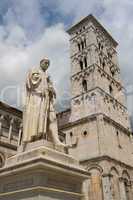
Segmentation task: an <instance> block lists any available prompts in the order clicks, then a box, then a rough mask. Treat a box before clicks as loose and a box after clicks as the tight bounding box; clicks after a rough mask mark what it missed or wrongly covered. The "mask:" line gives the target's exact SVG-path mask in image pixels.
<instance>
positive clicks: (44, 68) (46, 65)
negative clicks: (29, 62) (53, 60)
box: [40, 58, 50, 71]
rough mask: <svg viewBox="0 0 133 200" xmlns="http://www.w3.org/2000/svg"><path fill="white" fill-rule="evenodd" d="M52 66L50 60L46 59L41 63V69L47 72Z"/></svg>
mask: <svg viewBox="0 0 133 200" xmlns="http://www.w3.org/2000/svg"><path fill="white" fill-rule="evenodd" d="M49 65H50V61H49V59H48V58H44V59H42V60H41V61H40V67H41V69H42V70H43V71H46V70H47V69H48V67H49Z"/></svg>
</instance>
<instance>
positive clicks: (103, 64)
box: [102, 60, 105, 69]
mask: <svg viewBox="0 0 133 200" xmlns="http://www.w3.org/2000/svg"><path fill="white" fill-rule="evenodd" d="M102 66H103V69H104V67H105V60H103V63H102Z"/></svg>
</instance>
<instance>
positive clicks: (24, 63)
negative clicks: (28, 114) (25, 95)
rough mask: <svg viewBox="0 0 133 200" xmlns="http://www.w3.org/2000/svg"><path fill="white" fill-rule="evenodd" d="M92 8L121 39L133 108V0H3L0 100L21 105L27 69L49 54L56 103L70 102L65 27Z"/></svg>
mask: <svg viewBox="0 0 133 200" xmlns="http://www.w3.org/2000/svg"><path fill="white" fill-rule="evenodd" d="M88 14H93V15H94V16H95V17H97V19H98V20H99V21H100V22H101V23H102V24H103V25H104V27H105V28H106V29H107V30H108V31H109V32H110V33H111V34H112V36H113V37H114V38H115V39H116V40H117V41H118V43H119V47H118V52H119V63H120V68H121V74H122V80H123V83H124V86H125V88H126V91H127V93H128V98H127V103H128V108H129V112H130V114H132V113H133V106H132V101H133V98H132V96H133V95H132V93H133V66H132V63H133V62H132V59H133V23H132V22H133V1H132V0H82V1H81V0H71V1H70V0H29V1H28V0H23V1H22V0H0V100H1V101H4V102H6V103H8V104H10V105H12V106H15V107H20V105H21V99H22V98H21V97H22V88H23V83H24V81H25V77H26V73H27V72H28V70H29V69H30V68H32V67H37V66H39V61H40V60H41V59H42V58H44V57H48V58H49V59H50V62H51V65H50V68H49V75H50V76H51V79H52V80H53V82H54V85H55V87H56V91H57V97H58V106H57V107H58V109H62V110H65V109H66V108H67V107H69V99H70V81H69V78H70V58H69V35H68V34H67V33H66V30H67V29H68V28H69V27H71V26H72V25H73V24H74V23H75V22H77V21H79V20H80V19H82V18H83V17H85V16H87V15H88ZM129 93H130V95H129Z"/></svg>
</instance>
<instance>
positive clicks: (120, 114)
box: [68, 15, 130, 129]
mask: <svg viewBox="0 0 133 200" xmlns="http://www.w3.org/2000/svg"><path fill="white" fill-rule="evenodd" d="M68 33H69V34H70V50H71V53H70V54H71V55H70V56H71V95H72V99H71V119H70V120H71V122H74V121H76V120H80V119H83V118H86V117H88V116H90V115H94V114H95V115H97V114H100V113H101V114H103V115H106V116H108V117H109V118H110V119H115V121H116V122H117V123H120V124H121V125H123V126H124V127H125V128H127V129H129V127H130V125H129V120H128V113H127V108H126V104H125V95H124V87H123V86H122V83H121V80H120V68H119V64H118V57H117V51H116V47H117V42H116V41H115V40H114V39H113V38H112V36H111V35H110V34H109V33H108V32H107V31H106V30H105V29H104V28H103V26H101V24H100V23H99V22H98V21H97V20H96V19H95V18H94V17H93V16H92V15H89V16H88V17H86V18H84V19H83V20H82V21H81V22H79V23H78V24H76V25H74V26H73V27H72V28H70V29H69V30H68Z"/></svg>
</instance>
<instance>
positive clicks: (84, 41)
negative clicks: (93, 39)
mask: <svg viewBox="0 0 133 200" xmlns="http://www.w3.org/2000/svg"><path fill="white" fill-rule="evenodd" d="M84 46H85V47H86V46H87V45H86V38H85V39H84Z"/></svg>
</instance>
